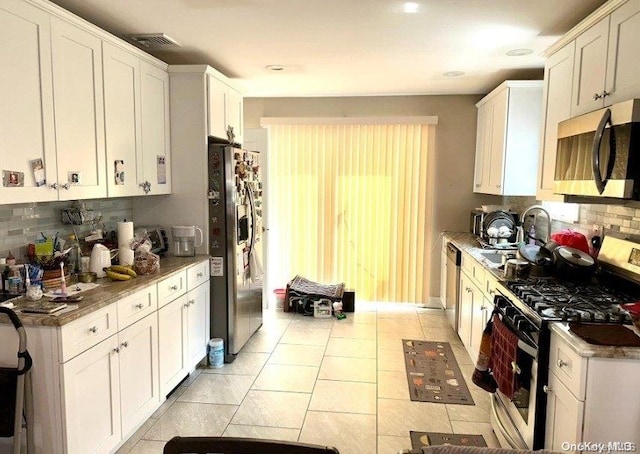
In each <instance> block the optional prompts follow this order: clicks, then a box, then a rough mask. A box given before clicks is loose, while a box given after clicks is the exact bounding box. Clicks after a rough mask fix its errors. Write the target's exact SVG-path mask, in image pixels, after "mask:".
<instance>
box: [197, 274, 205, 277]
mask: <svg viewBox="0 0 640 454" xmlns="http://www.w3.org/2000/svg"><path fill="white" fill-rule="evenodd" d="M202 276H204V273H198V274H196V277H202Z"/></svg>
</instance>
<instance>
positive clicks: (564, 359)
mask: <svg viewBox="0 0 640 454" xmlns="http://www.w3.org/2000/svg"><path fill="white" fill-rule="evenodd" d="M550 350H551V351H550V352H549V370H550V371H551V372H553V373H554V374H555V375H556V377H558V379H559V380H560V381H561V382H562V383H563V384H564V385H565V386H566V387H567V388H568V389H569V390H571V392H572V393H573V394H574V395H575V396H576V398H578V400H584V397H585V389H586V382H587V358H583V357H582V356H580V355H578V354H577V353H576V352H574V351H573V350H571V347H569V346H568V345H567V344H566V343H565V342H563V341H562V339H560V338H559V337H558V336H557V335H556V334H555V333H552V334H551V342H550Z"/></svg>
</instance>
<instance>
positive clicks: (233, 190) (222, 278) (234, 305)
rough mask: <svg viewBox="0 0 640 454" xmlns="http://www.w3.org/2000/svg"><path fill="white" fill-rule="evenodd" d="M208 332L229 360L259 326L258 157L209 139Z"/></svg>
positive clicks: (260, 288) (211, 138)
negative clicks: (220, 345) (219, 343)
mask: <svg viewBox="0 0 640 454" xmlns="http://www.w3.org/2000/svg"><path fill="white" fill-rule="evenodd" d="M208 153H209V192H208V201H209V254H210V256H211V335H212V337H214V338H216V337H219V338H222V339H224V348H225V362H232V361H233V360H234V359H235V356H236V355H237V354H238V352H239V351H240V349H241V348H242V347H243V346H244V344H245V343H246V342H247V341H248V340H249V338H250V337H251V335H252V334H253V333H255V332H256V331H257V330H258V329H259V328H260V326H262V183H261V180H260V155H259V153H257V152H250V151H246V150H242V149H240V148H235V147H232V146H229V145H228V144H221V143H219V140H218V139H215V138H213V137H210V138H209V149H208Z"/></svg>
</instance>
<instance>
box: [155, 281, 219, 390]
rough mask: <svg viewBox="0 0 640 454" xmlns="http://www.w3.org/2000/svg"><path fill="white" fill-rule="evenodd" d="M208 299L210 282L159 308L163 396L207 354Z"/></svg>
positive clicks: (161, 388)
mask: <svg viewBox="0 0 640 454" xmlns="http://www.w3.org/2000/svg"><path fill="white" fill-rule="evenodd" d="M208 302H209V283H208V281H207V282H206V283H204V284H201V285H199V286H198V287H196V288H195V289H194V290H190V291H189V292H188V293H187V294H184V295H182V296H180V297H178V298H177V299H175V300H174V301H172V302H171V303H169V304H167V305H166V306H164V307H162V308H160V310H159V311H158V328H159V331H160V342H159V345H160V352H161V360H160V392H161V394H162V396H166V395H167V394H169V392H171V390H172V389H173V388H175V387H176V386H177V385H178V384H179V383H180V382H181V381H182V380H183V379H184V378H185V377H186V376H187V374H188V373H189V371H191V370H192V369H193V368H195V367H196V365H197V364H198V362H199V361H200V360H202V358H204V357H205V356H206V354H207V340H208V333H209V329H208V327H209V303H208Z"/></svg>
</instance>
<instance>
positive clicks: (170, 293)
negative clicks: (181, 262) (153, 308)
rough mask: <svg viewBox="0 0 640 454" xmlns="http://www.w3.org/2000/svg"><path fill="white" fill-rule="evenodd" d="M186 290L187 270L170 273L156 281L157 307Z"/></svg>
mask: <svg viewBox="0 0 640 454" xmlns="http://www.w3.org/2000/svg"><path fill="white" fill-rule="evenodd" d="M186 291H187V270H183V271H180V272H178V273H175V274H172V275H171V276H169V277H167V278H165V279H163V280H161V281H160V282H158V307H162V306H164V305H165V304H167V303H170V302H171V301H173V300H174V299H176V298H177V297H179V296H180V295H182V294H184V293H185V292H186Z"/></svg>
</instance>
